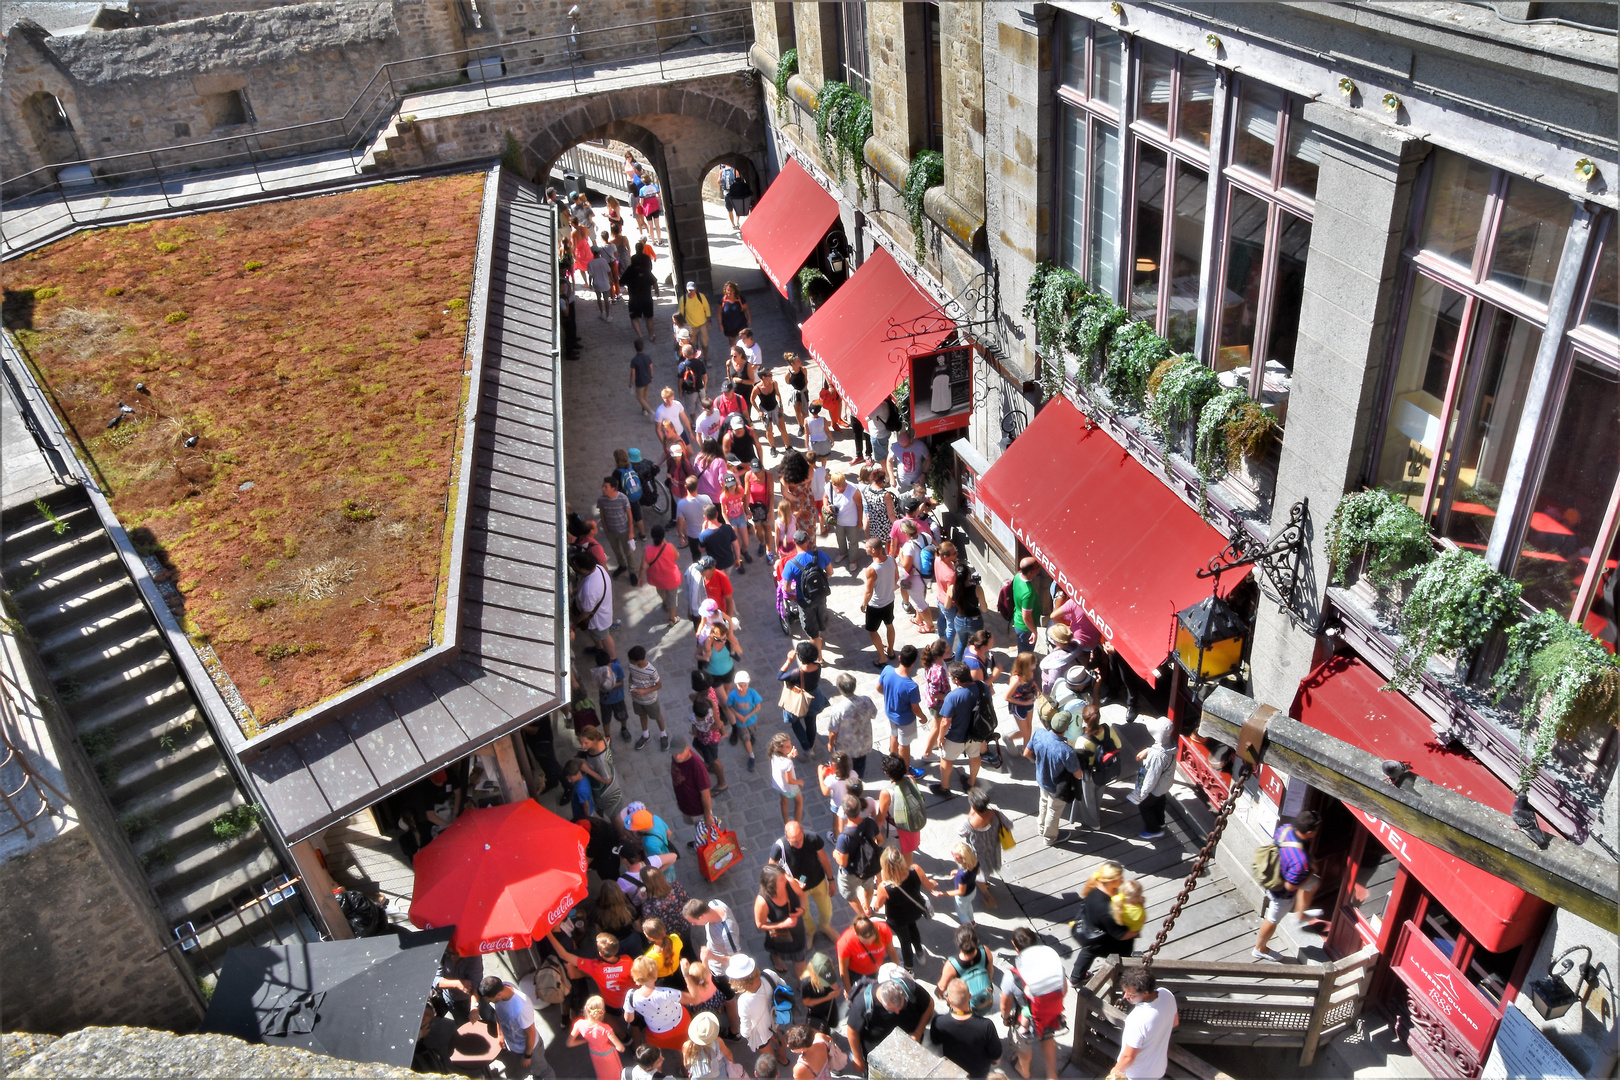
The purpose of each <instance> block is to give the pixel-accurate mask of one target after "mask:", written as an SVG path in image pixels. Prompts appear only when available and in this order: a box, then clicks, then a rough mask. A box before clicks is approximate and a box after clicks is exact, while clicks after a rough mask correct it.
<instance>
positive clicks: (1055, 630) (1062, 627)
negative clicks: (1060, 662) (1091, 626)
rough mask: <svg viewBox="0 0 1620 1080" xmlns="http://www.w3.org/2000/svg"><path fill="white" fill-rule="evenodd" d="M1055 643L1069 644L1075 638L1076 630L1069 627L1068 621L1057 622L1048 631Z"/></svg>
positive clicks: (1049, 636)
mask: <svg viewBox="0 0 1620 1080" xmlns="http://www.w3.org/2000/svg"><path fill="white" fill-rule="evenodd" d="M1046 636H1047V638H1049V639H1050V640H1051V642H1052V644H1053V645H1067V644H1069V642H1071V641H1073V640H1074V631H1073V630H1070V629H1069V624H1068V623H1061V622H1060V623H1057V624H1056V625H1054V626H1053V627H1052V629H1050V630H1048V631H1047V632H1046Z"/></svg>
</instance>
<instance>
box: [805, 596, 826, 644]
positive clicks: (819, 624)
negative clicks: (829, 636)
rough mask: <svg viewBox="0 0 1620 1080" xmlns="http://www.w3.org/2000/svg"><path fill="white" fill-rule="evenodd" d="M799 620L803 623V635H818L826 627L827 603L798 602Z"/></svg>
mask: <svg viewBox="0 0 1620 1080" xmlns="http://www.w3.org/2000/svg"><path fill="white" fill-rule="evenodd" d="M799 621H800V622H801V623H802V624H803V625H804V636H805V637H820V636H821V635H822V633H823V632H825V631H826V629H827V605H826V604H800V605H799Z"/></svg>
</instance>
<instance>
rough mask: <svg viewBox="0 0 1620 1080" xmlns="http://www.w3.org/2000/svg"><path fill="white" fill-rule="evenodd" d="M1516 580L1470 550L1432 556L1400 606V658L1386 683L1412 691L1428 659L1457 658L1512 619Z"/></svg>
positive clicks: (1518, 587)
mask: <svg viewBox="0 0 1620 1080" xmlns="http://www.w3.org/2000/svg"><path fill="white" fill-rule="evenodd" d="M1519 590H1520V586H1519V583H1518V582H1517V581H1514V580H1513V579H1512V578H1510V577H1507V576H1505V575H1503V574H1500V573H1497V571H1495V570H1494V569H1492V568H1491V565H1490V563H1488V562H1486V561H1485V560H1484V559H1482V558H1481V557H1480V556H1478V555H1476V554H1474V553H1473V552H1472V551H1465V550H1462V549H1458V550H1455V551H1445V552H1442V553H1441V554H1440V555H1438V556H1437V557H1435V559H1434V560H1433V561H1431V562H1430V563H1429V564H1428V565H1427V566H1425V567H1424V568H1423V572H1422V573H1421V574H1419V575H1418V579H1417V582H1416V583H1415V584H1414V585H1413V586H1412V595H1410V596H1408V597H1407V598H1406V602H1405V603H1404V604H1402V605H1401V615H1400V620H1399V626H1400V631H1401V636H1402V638H1403V639H1404V640H1403V641H1402V643H1401V651H1400V654H1399V655H1398V656H1397V657H1396V658H1395V675H1394V677H1393V678H1391V679H1390V681H1389V685H1390V687H1392V688H1396V689H1413V688H1415V687H1416V686H1417V684H1418V678H1419V676H1421V675H1422V674H1423V669H1424V667H1425V666H1426V665H1427V664H1428V662H1429V658H1430V657H1431V656H1440V655H1445V656H1450V657H1451V658H1453V659H1457V660H1460V659H1462V658H1463V657H1465V656H1467V655H1468V654H1470V653H1472V652H1474V651H1475V650H1477V649H1478V648H1479V647H1480V646H1481V645H1483V644H1485V641H1486V639H1488V638H1489V637H1490V636H1491V635H1492V634H1494V633H1495V632H1496V631H1498V630H1500V629H1502V628H1503V627H1504V626H1506V625H1507V624H1508V623H1509V622H1511V621H1512V619H1513V616H1514V614H1515V612H1516V611H1517V610H1518V606H1519Z"/></svg>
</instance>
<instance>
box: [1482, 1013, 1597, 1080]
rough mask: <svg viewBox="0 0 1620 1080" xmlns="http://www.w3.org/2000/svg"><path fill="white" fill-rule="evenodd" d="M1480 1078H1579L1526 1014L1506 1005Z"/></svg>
mask: <svg viewBox="0 0 1620 1080" xmlns="http://www.w3.org/2000/svg"><path fill="white" fill-rule="evenodd" d="M1479 1075H1480V1080H1542V1078H1544V1077H1545V1078H1547V1080H1566V1078H1567V1080H1580V1076H1581V1074H1580V1072H1579V1071H1578V1070H1577V1069H1576V1068H1575V1066H1573V1065H1571V1064H1570V1063H1569V1062H1568V1061H1566V1060H1565V1059H1564V1055H1562V1054H1560V1053H1559V1052H1558V1051H1557V1050H1554V1049H1553V1044H1552V1043H1550V1042H1548V1041H1547V1036H1545V1035H1543V1034H1542V1033H1541V1031H1540V1029H1539V1028H1537V1027H1536V1025H1534V1024H1532V1023H1531V1022H1530V1018H1529V1017H1528V1016H1526V1015H1524V1013H1522V1012H1520V1011H1519V1010H1518V1009H1517V1008H1516V1007H1514V1006H1512V1005H1510V1006H1508V1007H1507V1008H1506V1009H1503V1010H1502V1025H1501V1027H1499V1028H1497V1029H1496V1042H1495V1043H1493V1044H1492V1045H1491V1053H1490V1056H1489V1057H1487V1058H1486V1059H1485V1068H1484V1070H1483V1071H1481V1072H1480V1074H1479Z"/></svg>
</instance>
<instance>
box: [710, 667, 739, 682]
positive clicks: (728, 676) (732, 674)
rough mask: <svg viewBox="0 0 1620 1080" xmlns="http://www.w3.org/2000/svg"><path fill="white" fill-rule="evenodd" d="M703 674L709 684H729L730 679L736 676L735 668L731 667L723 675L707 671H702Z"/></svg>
mask: <svg viewBox="0 0 1620 1080" xmlns="http://www.w3.org/2000/svg"><path fill="white" fill-rule="evenodd" d="M704 676H705V677H706V678H707V679H708V680H709V685H710V686H730V685H731V681H732V680H733V679H735V678H736V677H737V669H736V668H732V669H731V670H730V671H728V672H726V673H725V674H724V675H716V674H715V673H714V672H712V671H708V672H704Z"/></svg>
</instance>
